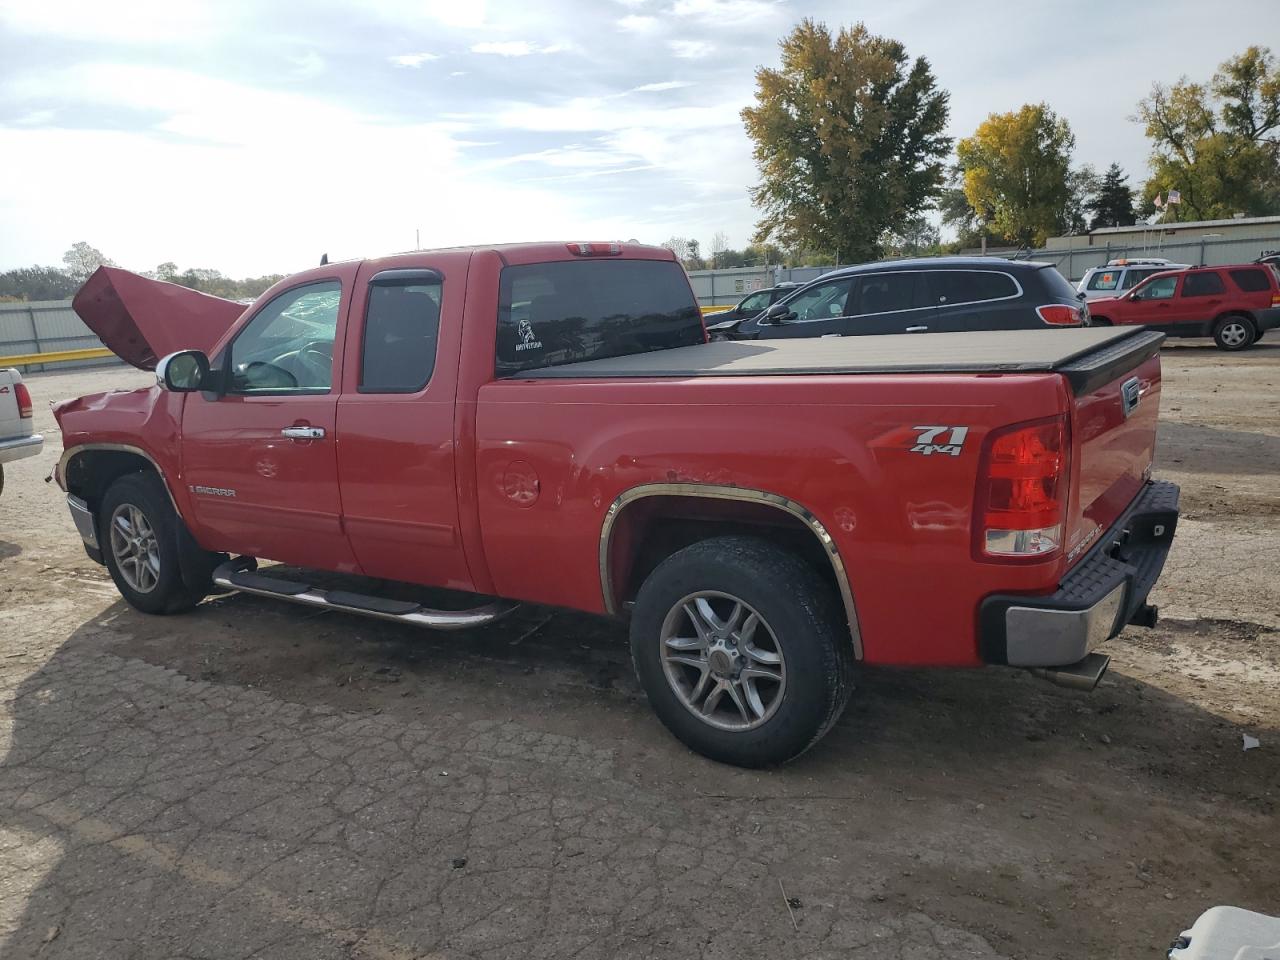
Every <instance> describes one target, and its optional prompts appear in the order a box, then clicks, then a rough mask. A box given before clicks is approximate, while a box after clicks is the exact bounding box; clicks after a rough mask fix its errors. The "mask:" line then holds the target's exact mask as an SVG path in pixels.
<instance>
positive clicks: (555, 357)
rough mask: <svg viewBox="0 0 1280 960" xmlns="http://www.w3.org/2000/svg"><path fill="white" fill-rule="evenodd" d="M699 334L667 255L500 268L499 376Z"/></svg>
mask: <svg viewBox="0 0 1280 960" xmlns="http://www.w3.org/2000/svg"><path fill="white" fill-rule="evenodd" d="M705 340H706V333H705V331H704V330H703V326H702V314H701V312H700V311H699V310H698V305H697V303H696V302H695V301H694V299H693V292H692V291H691V290H690V289H689V281H688V280H687V279H686V278H685V273H684V269H683V268H682V267H681V266H680V264H678V263H676V262H675V261H671V260H568V261H564V262H558V263H533V264H526V265H521V266H515V267H506V268H505V269H503V271H502V282H501V285H500V290H499V300H498V346H497V358H496V363H495V371H496V373H497V375H498V376H499V377H511V376H515V375H516V374H518V373H520V372H521V371H522V370H533V369H536V368H538V367H554V366H559V365H560V364H564V363H577V362H578V361H581V360H599V359H603V358H605V357H620V356H626V355H628V354H633V353H648V352H649V351H651V350H666V349H669V348H671V347H687V346H691V345H693V344H695V343H703V342H704V341H705Z"/></svg>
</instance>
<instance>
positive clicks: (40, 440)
mask: <svg viewBox="0 0 1280 960" xmlns="http://www.w3.org/2000/svg"><path fill="white" fill-rule="evenodd" d="M42 449H44V437H42V436H41V435H40V434H38V433H36V434H32V435H31V436H29V437H13V438H12V439H9V440H0V463H8V462H9V461H11V460H21V459H22V458H23V457H34V456H35V455H36V454H38V453H39V452H40V451H41V450H42Z"/></svg>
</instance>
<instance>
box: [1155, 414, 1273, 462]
mask: <svg viewBox="0 0 1280 960" xmlns="http://www.w3.org/2000/svg"><path fill="white" fill-rule="evenodd" d="M1156 449H1157V451H1158V453H1157V461H1158V463H1157V465H1158V466H1164V465H1165V464H1166V463H1167V464H1168V466H1169V467H1170V468H1171V469H1173V470H1180V471H1186V472H1188V473H1213V474H1234V475H1244V476H1252V475H1258V476H1267V475H1272V474H1274V473H1275V472H1276V466H1275V465H1276V464H1280V436H1276V435H1274V434H1268V433H1254V432H1252V431H1249V430H1226V429H1224V428H1222V427H1206V426H1202V425H1200V424H1194V423H1178V422H1176V421H1172V420H1161V421H1160V425H1159V428H1158V439H1157V448H1156ZM1174 454H1176V457H1174Z"/></svg>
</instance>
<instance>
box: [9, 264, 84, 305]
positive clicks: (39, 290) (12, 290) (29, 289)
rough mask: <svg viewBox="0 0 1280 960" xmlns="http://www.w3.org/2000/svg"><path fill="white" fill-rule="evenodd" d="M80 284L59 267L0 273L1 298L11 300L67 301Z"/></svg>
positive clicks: (26, 268)
mask: <svg viewBox="0 0 1280 960" xmlns="http://www.w3.org/2000/svg"><path fill="white" fill-rule="evenodd" d="M79 288H80V282H79V281H78V280H76V279H75V278H73V277H72V276H71V275H70V274H68V273H67V272H66V271H65V270H59V269H58V268H57V267H19V268H18V269H16V270H6V271H5V272H4V273H0V297H3V298H6V299H10V300H66V299H67V298H69V297H72V296H75V292H76V290H78V289H79Z"/></svg>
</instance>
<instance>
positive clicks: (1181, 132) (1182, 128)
mask: <svg viewBox="0 0 1280 960" xmlns="http://www.w3.org/2000/svg"><path fill="white" fill-rule="evenodd" d="M1134 119H1135V120H1137V121H1138V122H1140V123H1142V124H1143V125H1144V126H1145V128H1146V133H1147V136H1148V138H1150V140H1151V158H1150V161H1149V165H1150V171H1151V177H1150V179H1149V180H1148V181H1147V183H1146V186H1145V187H1144V188H1143V192H1142V206H1143V207H1144V208H1150V207H1151V202H1152V199H1153V198H1154V197H1156V196H1157V195H1160V194H1165V195H1167V194H1168V191H1169V190H1171V189H1172V190H1177V191H1178V192H1179V193H1180V194H1181V195H1182V202H1181V204H1180V205H1179V209H1178V215H1179V216H1180V217H1182V218H1183V219H1202V220H1212V219H1219V218H1224V217H1230V216H1232V215H1233V214H1235V213H1245V214H1250V215H1254V216H1263V215H1267V214H1275V213H1280V136H1278V134H1280V67H1278V66H1277V63H1276V58H1275V57H1274V56H1273V55H1272V53H1271V51H1270V50H1269V49H1268V48H1266V47H1257V46H1253V47H1249V48H1248V49H1247V50H1245V52H1244V53H1242V54H1240V55H1239V56H1236V57H1233V58H1231V59H1230V60H1227V61H1225V62H1224V63H1223V64H1222V65H1221V66H1220V67H1219V68H1218V71H1217V73H1215V74H1214V75H1213V78H1212V80H1211V81H1210V83H1209V84H1208V85H1207V86H1206V85H1204V84H1200V83H1192V82H1191V81H1190V80H1189V79H1187V78H1186V77H1183V78H1182V79H1181V80H1179V81H1178V82H1177V83H1175V84H1174V85H1173V86H1172V87H1166V86H1164V85H1163V84H1159V83H1157V84H1155V85H1154V86H1153V87H1152V88H1151V93H1150V94H1148V95H1147V97H1145V98H1144V99H1143V100H1142V101H1141V102H1139V104H1138V113H1137V116H1136V117H1135V118H1134Z"/></svg>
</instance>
